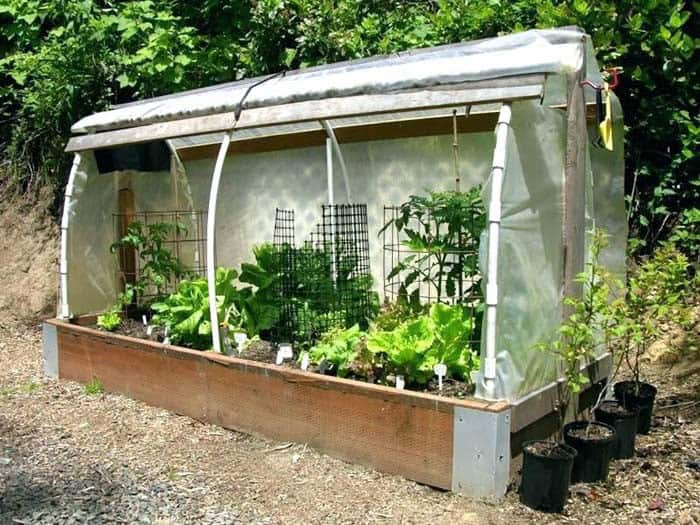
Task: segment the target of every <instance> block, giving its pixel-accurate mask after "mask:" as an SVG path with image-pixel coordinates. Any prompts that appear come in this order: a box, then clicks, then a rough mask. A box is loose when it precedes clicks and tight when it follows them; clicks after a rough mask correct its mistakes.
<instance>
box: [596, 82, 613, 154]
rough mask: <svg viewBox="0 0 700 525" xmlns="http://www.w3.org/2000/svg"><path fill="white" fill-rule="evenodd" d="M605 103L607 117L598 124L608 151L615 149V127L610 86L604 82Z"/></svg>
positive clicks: (601, 137)
mask: <svg viewBox="0 0 700 525" xmlns="http://www.w3.org/2000/svg"><path fill="white" fill-rule="evenodd" d="M603 97H604V100H603V103H604V104H605V118H604V119H603V122H601V123H600V124H599V126H598V129H599V132H600V139H601V141H602V143H603V146H605V149H607V150H608V151H612V150H613V127H612V103H611V100H610V88H609V87H608V83H607V82H605V83H604V84H603Z"/></svg>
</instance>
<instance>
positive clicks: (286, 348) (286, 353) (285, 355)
mask: <svg viewBox="0 0 700 525" xmlns="http://www.w3.org/2000/svg"><path fill="white" fill-rule="evenodd" d="M280 352H282V359H291V358H292V357H294V351H293V350H292V345H291V344H289V343H280Z"/></svg>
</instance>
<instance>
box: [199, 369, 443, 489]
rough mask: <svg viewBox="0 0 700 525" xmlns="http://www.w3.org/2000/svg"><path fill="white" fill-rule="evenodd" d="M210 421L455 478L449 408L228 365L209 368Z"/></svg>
mask: <svg viewBox="0 0 700 525" xmlns="http://www.w3.org/2000/svg"><path fill="white" fill-rule="evenodd" d="M207 391H208V393H209V397H208V401H209V404H208V417H207V420H208V421H210V422H212V423H215V424H217V425H221V426H223V427H227V428H233V429H236V430H242V431H245V432H252V433H254V434H260V435H263V436H267V437H270V438H274V439H278V440H290V441H295V442H298V443H308V444H309V445H311V446H312V447H314V448H316V449H318V450H320V451H323V452H325V453H328V454H330V455H332V456H335V457H339V458H341V459H344V460H347V461H350V462H352V463H359V464H362V465H366V466H368V467H372V468H375V469H377V470H380V471H383V472H387V473H390V474H399V475H401V476H404V477H406V478H409V479H413V480H415V481H419V482H421V483H426V484H428V485H432V486H435V487H440V488H444V489H449V488H450V487H451V479H452V439H453V438H452V425H453V415H452V414H451V413H448V412H443V411H438V410H431V409H429V408H424V407H418V406H412V405H409V404H405V403H395V402H391V401H387V400H382V399H378V398H373V397H367V396H364V395H362V394H359V393H355V394H353V393H347V392H346V393H342V392H337V391H334V390H327V389H319V388H314V387H313V386H311V385H310V384H307V383H298V382H295V383H290V382H286V381H284V380H282V379H281V378H273V377H269V376H268V377H265V376H259V375H254V374H250V373H245V372H242V371H240V370H235V369H231V368H227V367H223V366H210V367H208V368H207Z"/></svg>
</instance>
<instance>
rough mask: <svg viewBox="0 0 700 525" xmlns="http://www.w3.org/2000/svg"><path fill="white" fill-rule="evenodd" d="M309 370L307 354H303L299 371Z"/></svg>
mask: <svg viewBox="0 0 700 525" xmlns="http://www.w3.org/2000/svg"><path fill="white" fill-rule="evenodd" d="M308 368H309V352H304V353H303V354H302V355H301V369H302V370H307V369H308Z"/></svg>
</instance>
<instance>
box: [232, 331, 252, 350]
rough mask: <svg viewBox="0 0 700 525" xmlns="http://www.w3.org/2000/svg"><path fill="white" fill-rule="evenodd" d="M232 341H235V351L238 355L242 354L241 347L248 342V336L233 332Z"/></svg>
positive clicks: (243, 333)
mask: <svg viewBox="0 0 700 525" xmlns="http://www.w3.org/2000/svg"><path fill="white" fill-rule="evenodd" d="M233 340H234V341H236V349H237V350H238V353H239V354H240V353H241V352H243V345H244V344H245V342H246V341H247V340H248V335H247V334H246V333H245V332H235V333H234V334H233Z"/></svg>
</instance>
